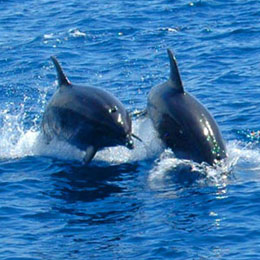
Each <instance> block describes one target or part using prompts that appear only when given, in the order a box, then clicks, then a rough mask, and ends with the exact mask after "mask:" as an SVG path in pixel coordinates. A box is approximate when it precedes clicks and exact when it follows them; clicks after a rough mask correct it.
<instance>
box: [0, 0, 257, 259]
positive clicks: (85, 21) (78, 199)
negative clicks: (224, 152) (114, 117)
mask: <svg viewBox="0 0 260 260" xmlns="http://www.w3.org/2000/svg"><path fill="white" fill-rule="evenodd" d="M0 14H1V15H0V52H1V53H0V126H1V128H0V227H1V228H0V259H1V260H43V259H44V260H45V259H52V260H58V259H77V260H79V259H102V260H104V259H149V260H152V259H154V260H158V259H236V260H237V259H260V184H259V181H260V144H259V140H260V123H259V122H260V105H259V104H260V102H259V100H260V47H259V39H260V19H259V18H260V2H259V1H253V0H248V1H242V0H230V1H223V0H208V1H206V0H201V1H199V0H196V1H192V0H187V1H186V0H179V1H174V0H160V1H159V0H150V1H130V0H122V1H119V0H110V1H106V0H103V1H93V0H87V1H79V0H74V1H56V0H37V1H36V0H28V1H18V0H0ZM167 48H170V49H172V50H173V51H174V53H175V54H176V57H177V60H178V63H179V68H180V71H181V75H182V79H183V82H184V87H185V89H186V90H187V91H188V92H189V93H191V94H193V95H194V96H196V97H197V98H198V99H199V100H200V101H201V102H202V103H203V104H204V105H205V106H206V107H207V108H208V109H209V110H210V112H211V113H212V114H213V115H214V117H215V119H216V121H217V122H218V124H219V127H220V129H221V131H222V133H223V137H224V139H225V141H226V143H227V148H228V154H229V158H228V160H227V161H225V162H224V163H223V164H222V165H221V166H219V167H217V168H216V169H214V168H212V167H209V166H207V165H205V164H201V165H200V164H196V163H193V162H191V161H184V160H179V159H176V158H175V157H174V154H173V153H172V152H171V151H170V150H168V149H165V148H164V146H163V145H162V144H161V142H160V140H158V138H157V136H156V133H155V131H154V130H153V128H152V125H151V122H150V121H149V120H148V119H145V118H134V119H133V127H134V132H135V133H136V134H138V135H139V136H140V137H141V138H142V139H143V140H144V143H143V144H142V143H139V142H136V149H135V150H132V151H129V150H127V149H126V148H124V147H114V148H109V149H106V150H103V151H101V152H99V153H98V154H97V156H96V157H95V159H94V160H93V161H92V162H91V163H90V164H89V165H88V166H83V165H82V163H81V159H82V156H83V153H82V152H81V151H79V150H77V149H76V148H74V147H72V146H70V145H68V144H66V143H63V142H58V141H54V142H52V143H51V144H50V145H45V144H44V142H43V141H42V136H41V132H40V122H41V118H42V114H43V111H44V108H45V106H46V104H47V102H48V100H49V99H50V97H51V95H52V94H53V93H54V92H55V90H56V88H57V80H56V72H55V69H54V67H53V64H52V63H51V61H50V56H51V55H55V56H57V58H58V59H59V61H60V62H61V64H62V66H63V68H64V70H65V72H66V74H67V75H68V77H69V78H70V80H71V81H72V82H73V83H78V84H79V83H81V84H85V85H91V86H95V87H100V88H103V89H106V90H107V91H110V92H111V93H113V94H114V95H115V96H117V97H118V98H119V99H120V100H121V101H122V102H123V103H124V105H125V106H126V108H127V109H128V110H129V111H130V112H134V111H136V110H142V109H144V108H145V106H146V100H147V95H148V93H149V90H150V89H151V88H152V87H153V86H155V85H157V84H160V83H162V82H163V81H165V80H166V79H167V77H168V75H169V64H168V63H169V62H168V57H167V53H166V49H167Z"/></svg>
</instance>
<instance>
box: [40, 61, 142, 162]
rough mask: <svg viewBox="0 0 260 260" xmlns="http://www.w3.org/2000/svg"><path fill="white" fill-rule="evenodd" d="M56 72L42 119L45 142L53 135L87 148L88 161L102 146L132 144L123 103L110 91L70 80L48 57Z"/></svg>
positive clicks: (82, 148)
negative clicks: (56, 87) (81, 84)
mask: <svg viewBox="0 0 260 260" xmlns="http://www.w3.org/2000/svg"><path fill="white" fill-rule="evenodd" d="M51 59H52V61H53V63H54V66H55V68H56V71H57V74H58V89H57V91H56V92H55V93H54V95H53V96H52V98H51V100H50V101H49V103H48V105H47V107H46V109H45V111H44V114H43V119H42V132H43V135H44V137H45V140H46V142H47V143H49V142H50V141H51V140H52V139H53V138H54V137H56V138H57V139H59V140H63V141H66V142H68V143H70V144H71V145H74V146H76V147H77V148H78V149H80V150H83V151H85V152H86V154H85V157H84V162H85V163H88V162H90V161H91V160H92V158H93V157H94V156H95V154H96V152H97V151H98V150H100V149H102V148H104V147H110V146H116V145H124V146H126V147H127V148H129V149H133V148H134V144H133V139H132V137H136V138H137V139H138V137H137V136H135V135H134V134H133V133H132V122H131V119H130V116H129V114H128V112H127V111H126V109H125V108H124V106H123V104H122V103H121V102H120V101H119V100H118V99H117V98H116V97H114V96H113V95H112V94H110V93H109V92H107V91H105V90H103V89H100V88H94V87H89V86H79V85H74V84H72V83H71V82H70V81H69V79H68V78H67V77H66V76H65V74H64V72H63V70H62V68H61V66H60V64H59V62H58V61H57V59H56V58H55V57H53V56H52V57H51Z"/></svg>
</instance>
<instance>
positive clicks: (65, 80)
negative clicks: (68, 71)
mask: <svg viewBox="0 0 260 260" xmlns="http://www.w3.org/2000/svg"><path fill="white" fill-rule="evenodd" d="M51 59H52V61H53V64H54V66H55V68H56V71H57V74H58V82H59V87H60V86H71V83H70V81H69V80H68V78H67V77H66V75H65V74H64V72H63V70H62V68H61V65H60V64H59V62H58V60H57V59H56V58H55V57H54V56H51Z"/></svg>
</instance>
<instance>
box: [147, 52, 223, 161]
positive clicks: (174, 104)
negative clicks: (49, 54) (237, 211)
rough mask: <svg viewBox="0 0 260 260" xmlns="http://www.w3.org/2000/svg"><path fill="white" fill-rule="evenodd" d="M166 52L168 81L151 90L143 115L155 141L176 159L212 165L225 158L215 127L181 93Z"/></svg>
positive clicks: (175, 67)
mask: <svg viewBox="0 0 260 260" xmlns="http://www.w3.org/2000/svg"><path fill="white" fill-rule="evenodd" d="M167 51H168V56H169V59H170V78H169V79H168V80H167V81H166V82H165V83H163V84H161V85H159V86H155V87H153V88H152V89H151V91H150V93H149V95H148V101H147V114H148V116H149V117H150V119H151V121H152V123H153V126H154V128H155V129H156V130H157V132H158V135H159V138H160V139H161V140H162V141H163V142H164V144H165V145H166V146H167V147H169V148H171V149H172V150H173V152H174V153H175V155H176V156H177V157H178V158H182V159H189V160H193V161H195V162H198V163H202V162H206V163H208V164H210V165H215V164H216V163H217V162H218V161H220V160H222V159H224V158H226V157H227V152H226V147H225V143H224V141H223V138H222V136H221V133H220V130H219V128H218V125H217V123H216V121H215V120H214V118H213V117H212V116H211V114H210V113H209V111H208V110H207V109H206V108H205V107H204V106H203V105H202V104H201V103H200V102H199V101H198V100H197V99H196V98H194V97H193V96H192V95H190V94H189V93H187V92H186V91H185V90H184V88H183V84H182V80H181V76H180V73H179V69H178V65H177V61H176V59H175V57H174V55H173V54H172V52H171V51H170V50H169V49H168V50H167Z"/></svg>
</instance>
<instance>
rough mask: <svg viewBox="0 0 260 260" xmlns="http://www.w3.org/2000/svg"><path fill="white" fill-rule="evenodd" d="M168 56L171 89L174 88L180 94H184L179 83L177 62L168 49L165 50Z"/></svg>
mask: <svg viewBox="0 0 260 260" xmlns="http://www.w3.org/2000/svg"><path fill="white" fill-rule="evenodd" d="M167 52H168V56H169V59H170V67H171V72H170V79H171V81H172V83H173V87H174V88H176V89H177V90H178V91H179V92H180V93H184V89H183V84H182V81H181V76H180V72H179V69H178V65H177V61H176V58H175V57H174V55H173V54H172V52H171V50H170V49H167Z"/></svg>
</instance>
